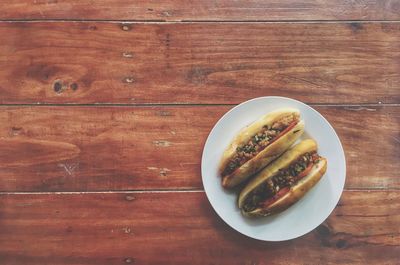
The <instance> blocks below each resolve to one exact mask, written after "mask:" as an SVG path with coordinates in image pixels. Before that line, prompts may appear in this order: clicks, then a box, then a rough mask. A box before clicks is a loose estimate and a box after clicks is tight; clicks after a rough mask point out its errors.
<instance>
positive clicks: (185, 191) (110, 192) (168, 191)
mask: <svg viewBox="0 0 400 265" xmlns="http://www.w3.org/2000/svg"><path fill="white" fill-rule="evenodd" d="M398 191H400V189H397V188H389V189H385V188H349V189H346V188H345V189H344V190H343V192H398ZM131 193H136V194H141V193H205V191H204V190H203V189H151V190H114V191H109V190H107V191H106V190H105V191H101V190H99V191H44V192H41V191H0V195H30V194H31V195H51V194H53V195H54V194H59V195H63V194H66V195H67V194H131Z"/></svg>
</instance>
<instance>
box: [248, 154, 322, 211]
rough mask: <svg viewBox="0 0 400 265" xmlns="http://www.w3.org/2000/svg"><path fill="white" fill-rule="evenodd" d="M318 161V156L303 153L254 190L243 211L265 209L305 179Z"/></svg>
mask: <svg viewBox="0 0 400 265" xmlns="http://www.w3.org/2000/svg"><path fill="white" fill-rule="evenodd" d="M318 161H319V155H318V154H317V153H316V152H309V153H305V154H304V155H302V156H301V157H299V158H298V159H297V160H296V161H295V162H294V163H292V164H291V165H290V166H289V167H287V168H285V169H280V170H279V171H278V173H277V174H276V175H275V176H273V177H271V178H268V179H267V180H266V181H265V182H264V183H262V184H260V185H259V186H258V187H257V188H255V189H254V190H253V191H252V192H251V194H249V195H248V196H247V198H246V200H245V203H244V206H243V209H244V210H245V211H247V212H250V211H253V210H255V209H256V208H257V207H259V206H264V207H265V206H268V205H269V204H272V203H273V202H275V201H276V200H278V199H279V198H280V197H282V196H283V195H285V194H286V193H287V192H288V191H289V190H290V187H292V186H293V185H294V184H296V183H297V182H298V181H299V180H300V179H302V178H303V177H305V176H306V175H307V174H308V173H309V172H310V170H311V168H312V166H313V165H314V164H316V163H317V162H318ZM283 191H285V192H283Z"/></svg>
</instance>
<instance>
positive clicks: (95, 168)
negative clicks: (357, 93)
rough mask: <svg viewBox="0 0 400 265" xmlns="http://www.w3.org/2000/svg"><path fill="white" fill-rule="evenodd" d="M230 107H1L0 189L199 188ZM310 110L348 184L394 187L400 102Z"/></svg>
mask: <svg viewBox="0 0 400 265" xmlns="http://www.w3.org/2000/svg"><path fill="white" fill-rule="evenodd" d="M230 108H231V107H229V106H225V107H222V106H176V107H162V106H158V107H78V106H76V107H63V106H58V107H44V106H43V107H32V106H30V107H1V111H0V150H2V152H0V173H1V178H0V190H5V191H13V190H19V191H70V190H72V191H74V190H75V191H76V190H83V191H86V190H126V189H191V188H202V184H201V175H200V162H201V161H200V160H201V159H200V157H201V152H202V148H203V145H204V143H205V140H206V137H207V135H208V133H209V132H210V130H211V129H212V127H213V125H214V124H215V122H216V121H217V120H218V119H219V118H220V117H221V116H222V115H223V114H224V113H225V112H226V111H228V110H229V109H230ZM316 109H317V110H318V111H320V112H321V113H322V114H323V115H325V116H326V118H327V119H328V120H329V121H330V122H331V123H332V125H333V126H334V127H335V128H336V129H337V132H338V134H339V136H340V138H341V140H342V142H343V145H344V149H345V153H346V157H347V164H348V171H347V174H348V179H347V182H346V185H347V187H348V188H380V189H381V188H400V181H399V174H398V172H399V171H400V164H399V163H398V161H399V160H400V152H398V150H399V148H400V142H399V138H400V135H399V124H400V108H399V107H388V106H386V107H382V106H368V107H326V106H325V107H323V106H317V107H316ZM310 133H311V134H312V133H313V132H310ZM371 143H373V144H371ZM215 181H216V183H217V182H218V181H219V180H218V179H215Z"/></svg>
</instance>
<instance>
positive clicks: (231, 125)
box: [201, 97, 346, 241]
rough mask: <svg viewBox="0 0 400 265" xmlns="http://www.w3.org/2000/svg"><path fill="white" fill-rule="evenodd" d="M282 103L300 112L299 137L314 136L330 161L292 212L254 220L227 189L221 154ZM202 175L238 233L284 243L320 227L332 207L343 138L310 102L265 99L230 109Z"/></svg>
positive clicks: (340, 180) (208, 148)
mask: <svg viewBox="0 0 400 265" xmlns="http://www.w3.org/2000/svg"><path fill="white" fill-rule="evenodd" d="M282 107H294V108H297V109H299V110H300V113H301V118H302V119H303V120H304V121H305V133H304V135H303V136H302V137H301V139H305V138H313V139H314V140H316V141H317V143H318V153H319V154H320V155H321V156H323V157H326V158H327V160H328V169H327V172H326V173H325V175H324V176H323V177H322V179H321V180H320V182H319V183H318V184H317V185H316V186H315V187H314V188H313V189H312V190H311V191H309V192H308V193H307V194H306V195H305V196H304V197H303V198H302V199H301V200H300V201H298V202H297V203H296V204H295V205H293V206H292V207H290V208H289V209H288V210H286V211H284V212H282V213H280V214H278V215H274V216H270V217H263V218H259V219H251V218H247V217H244V216H242V215H241V214H240V211H239V209H238V207H237V194H235V193H233V192H228V191H226V190H224V189H223V188H222V186H221V179H220V177H219V176H218V173H217V171H218V170H217V169H218V164H219V161H220V159H221V156H222V153H223V151H224V150H225V148H226V147H227V146H228V144H229V143H230V141H231V140H232V138H233V137H234V136H235V135H236V133H237V132H238V131H239V130H240V129H242V128H243V127H245V126H247V125H248V124H250V123H252V122H253V121H255V120H256V119H258V118H259V117H261V116H262V115H264V114H266V113H268V112H270V111H273V110H275V109H278V108H282ZM201 174H202V178H203V185H204V190H205V192H206V194H207V197H208V200H209V201H210V203H211V205H212V206H213V208H214V210H215V211H216V212H217V214H218V215H219V216H220V217H221V218H222V219H223V220H224V221H225V222H226V223H227V224H228V225H230V226H231V227H232V228H233V229H235V230H237V231H239V232H240V233H242V234H244V235H246V236H249V237H252V238H255V239H259V240H265V241H282V240H289V239H293V238H296V237H299V236H302V235H304V234H306V233H308V232H310V231H311V230H313V229H314V228H316V227H317V226H318V225H320V224H321V223H322V222H323V221H324V220H325V219H326V218H327V217H328V216H329V214H330V213H331V212H332V211H333V209H334V208H335V206H336V204H337V203H338V201H339V198H340V196H341V194H342V191H343V187H344V182H345V178H346V161H345V157H344V151H343V148H342V145H341V143H340V140H339V137H338V136H337V134H336V132H335V130H334V129H333V128H332V126H331V125H330V124H329V122H328V121H327V120H326V119H325V118H324V117H323V116H322V115H321V114H319V113H318V112H317V111H316V110H314V109H313V108H311V107H310V106H308V105H306V104H304V103H302V102H300V101H297V100H293V99H290V98H284V97H261V98H255V99H252V100H249V101H246V102H244V103H242V104H240V105H238V106H236V107H234V108H233V109H231V110H230V111H228V112H227V113H226V114H225V115H224V116H223V117H222V118H221V119H220V120H219V121H218V122H217V124H216V125H215V126H214V128H213V129H212V130H211V133H210V135H209V136H208V138H207V141H206V143H205V146H204V150H203V156H202V161H201Z"/></svg>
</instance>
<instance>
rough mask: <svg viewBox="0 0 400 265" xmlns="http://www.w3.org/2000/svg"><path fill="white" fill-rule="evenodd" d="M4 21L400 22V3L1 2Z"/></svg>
mask: <svg viewBox="0 0 400 265" xmlns="http://www.w3.org/2000/svg"><path fill="white" fill-rule="evenodd" d="M0 4H1V5H2V13H1V15H0V18H1V19H117V20H120V19H125V20H161V21H182V20H183V21H185V20H186V21H187V20H192V21H193V20H212V21H223V20H235V21H249V20H268V21H281V20H396V19H400V15H399V14H400V2H399V1H398V0H395V1H390V0H380V1H364V0H362V1H346V0H336V1H328V0H306V1H301V2H299V1H294V0H282V1H276V0H275V1H273V0H269V1H244V0H239V1H227V0H222V1H211V0H202V1H189V0H174V1H165V0H163V1H144V0H140V1H133V0H97V1H94V2H93V1H78V0H64V1H54V0H40V1H27V0H1V1H0Z"/></svg>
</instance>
